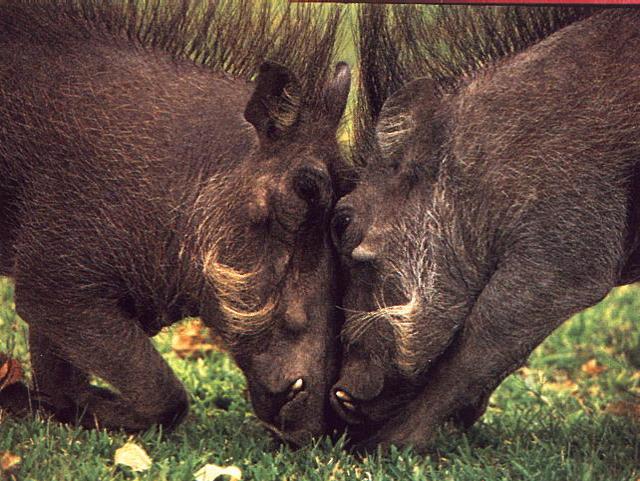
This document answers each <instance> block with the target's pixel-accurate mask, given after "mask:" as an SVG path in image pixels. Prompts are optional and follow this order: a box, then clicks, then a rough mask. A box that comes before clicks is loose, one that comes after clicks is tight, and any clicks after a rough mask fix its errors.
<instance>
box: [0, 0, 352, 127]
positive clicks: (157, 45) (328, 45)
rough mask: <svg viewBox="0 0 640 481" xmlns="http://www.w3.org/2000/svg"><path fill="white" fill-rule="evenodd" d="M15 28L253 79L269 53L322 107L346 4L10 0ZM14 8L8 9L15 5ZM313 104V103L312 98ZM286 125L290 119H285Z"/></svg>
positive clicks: (299, 98) (55, 40)
mask: <svg viewBox="0 0 640 481" xmlns="http://www.w3.org/2000/svg"><path fill="white" fill-rule="evenodd" d="M0 4H2V5H3V8H4V9H11V10H13V12H14V15H13V16H12V17H13V18H12V21H13V22H14V24H13V25H12V28H14V29H16V30H23V31H26V30H28V31H29V33H30V35H31V36H32V38H34V39H36V38H38V39H39V40H40V41H42V42H49V43H52V44H58V45H60V46H61V47H63V46H64V45H65V43H66V42H68V41H70V40H74V39H76V40H77V39H83V38H90V37H95V36H100V35H113V36H116V37H121V38H126V39H128V40H129V41H133V42H135V43H137V44H138V45H139V46H140V47H142V48H146V49H152V50H155V49H158V50H161V51H164V52H167V53H169V54H170V55H171V56H173V57H174V58H188V59H192V60H193V61H194V62H195V63H196V64H198V65H201V66H204V67H207V68H211V69H213V70H216V71H220V72H225V73H227V74H229V75H231V76H233V77H234V78H244V79H246V80H251V79H253V78H254V77H255V75H256V74H257V72H258V67H259V65H260V64H261V63H262V62H263V61H264V60H271V61H274V62H277V63H280V64H282V65H285V66H286V67H287V68H289V69H290V70H291V71H292V72H293V73H294V74H295V75H296V76H298V78H299V80H300V82H301V84H302V88H301V89H300V92H296V94H297V95H296V102H305V105H307V106H309V107H311V108H313V107H317V106H318V105H316V103H317V102H319V101H321V95H320V93H321V92H322V89H323V87H324V85H326V82H327V80H328V79H329V78H330V76H331V74H332V73H333V65H332V61H333V57H334V53H335V47H336V44H337V39H338V25H339V23H340V10H339V9H337V8H332V7H328V8H326V9H322V10H321V11H320V14H319V13H318V7H316V8H313V9H312V8H310V7H309V6H308V5H292V4H289V3H288V2H287V3H285V2H276V3H273V2H269V1H260V2H252V1H248V0H217V1H207V0H176V1H169V2H167V1H163V0H141V1H140V0H115V1H101V0H4V1H3V2H0ZM11 10H7V11H11ZM311 103H313V105H311ZM283 121H284V122H285V124H286V123H287V121H288V120H287V119H283Z"/></svg>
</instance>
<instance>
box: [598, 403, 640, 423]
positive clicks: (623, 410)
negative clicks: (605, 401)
mask: <svg viewBox="0 0 640 481" xmlns="http://www.w3.org/2000/svg"><path fill="white" fill-rule="evenodd" d="M605 412H606V413H609V414H613V415H614V416H626V417H629V418H634V419H636V420H640V403H634V402H630V401H616V402H614V403H611V404H609V405H608V406H607V408H606V409H605Z"/></svg>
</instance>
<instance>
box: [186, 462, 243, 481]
mask: <svg viewBox="0 0 640 481" xmlns="http://www.w3.org/2000/svg"><path fill="white" fill-rule="evenodd" d="M194 476H195V477H196V481H214V480H215V479H216V478H218V477H219V476H229V477H230V478H231V481H237V480H239V479H241V478H242V471H240V468H238V467H237V466H218V465H217V464H205V465H204V466H203V467H202V468H200V469H199V470H198V471H196V472H195V474H194Z"/></svg>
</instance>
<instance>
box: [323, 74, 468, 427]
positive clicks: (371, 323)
mask: <svg viewBox="0 0 640 481" xmlns="http://www.w3.org/2000/svg"><path fill="white" fill-rule="evenodd" d="M444 118H446V113H443V112H442V111H441V109H440V100H439V98H437V96H436V94H435V90H434V88H433V86H432V85H431V82H430V81H428V80H417V81H414V82H412V83H410V84H409V85H407V86H406V87H404V88H403V89H401V90H400V91H398V92H397V93H396V94H395V95H394V96H392V97H391V98H390V99H389V100H388V101H387V102H386V103H385V105H384V108H383V109H382V112H381V115H380V118H379V121H378V124H377V129H376V145H375V146H374V147H372V148H371V150H370V152H368V154H367V156H368V159H367V164H366V167H364V168H363V169H362V170H361V172H360V176H359V179H358V182H357V186H356V187H355V189H354V190H353V191H352V192H350V193H349V194H348V195H346V196H344V197H343V198H341V199H340V201H339V202H338V203H337V205H336V207H335V211H334V215H333V219H332V226H331V230H332V237H333V241H334V243H335V245H336V248H337V250H338V251H339V252H340V257H341V264H342V266H343V269H342V270H343V273H344V277H345V279H344V285H345V286H346V288H345V294H344V298H343V300H342V306H343V309H344V312H345V316H346V321H345V325H344V328H343V330H342V342H343V346H344V351H345V352H344V357H343V363H342V369H341V374H340V377H339V381H338V382H337V383H336V384H335V385H334V387H333V389H332V395H331V398H332V403H333V405H334V407H335V408H336V410H337V411H338V413H339V414H340V415H341V416H342V417H343V418H344V419H345V420H347V421H348V422H350V423H351V424H360V425H362V426H363V427H364V428H366V429H367V430H369V431H370V430H371V429H375V426H376V425H377V423H379V422H382V421H383V420H386V419H388V418H389V417H391V416H392V415H394V414H395V413H396V412H397V410H398V409H400V408H401V407H402V406H403V405H404V404H405V403H406V402H408V400H410V399H411V398H412V397H413V396H414V395H415V393H416V391H417V390H418V389H419V388H420V387H421V386H422V385H423V382H424V381H423V378H424V376H423V374H424V373H425V372H426V370H427V369H426V368H427V367H428V365H429V364H430V362H432V361H434V360H435V359H436V358H437V357H438V356H439V355H440V354H441V353H442V352H443V351H444V349H445V348H446V347H447V345H448V344H449V342H450V341H451V339H452V338H453V334H454V333H455V328H453V329H452V328H451V326H449V325H448V319H450V317H449V316H448V315H442V314H443V313H442V312H441V311H442V310H443V308H442V306H440V305H439V300H440V299H441V298H443V297H444V298H446V299H451V298H452V294H453V295H456V294H457V293H452V292H450V291H451V289H450V287H451V286H449V285H448V279H447V278H446V276H444V277H443V276H440V275H439V272H440V271H441V269H440V268H441V267H442V266H439V265H438V264H439V263H442V262H446V261H447V260H446V259H443V258H441V256H442V255H443V252H441V249H440V243H439V242H436V241H435V240H436V239H437V238H438V236H440V235H441V234H442V233H441V232H440V227H441V226H440V225H439V219H438V217H437V215H436V214H435V211H434V209H432V207H433V206H434V204H436V203H438V197H439V193H440V192H439V189H440V186H439V185H438V183H437V182H436V177H437V170H438V166H439V163H440V162H441V146H442V145H443V137H444V132H445V130H446V127H445V122H444V120H443V119H444ZM438 212H442V209H438ZM462 304H465V303H464V302H462ZM447 309H448V307H447ZM451 317H455V316H451ZM440 319H442V321H440ZM425 323H428V324H429V325H430V326H432V327H431V328H430V329H429V333H430V334H429V336H428V337H425V336H423V335H422V334H421V333H420V332H418V331H417V330H416V329H415V327H416V326H419V325H420V324H425ZM440 324H442V325H440ZM356 436H357V435H356Z"/></svg>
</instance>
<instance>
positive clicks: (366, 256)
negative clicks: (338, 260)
mask: <svg viewBox="0 0 640 481" xmlns="http://www.w3.org/2000/svg"><path fill="white" fill-rule="evenodd" d="M351 258H352V259H353V260H354V261H361V262H364V261H371V260H373V259H375V258H376V253H375V252H373V251H372V250H369V249H368V248H367V247H366V246H364V245H362V244H360V245H359V246H358V247H356V248H355V249H353V251H351Z"/></svg>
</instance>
